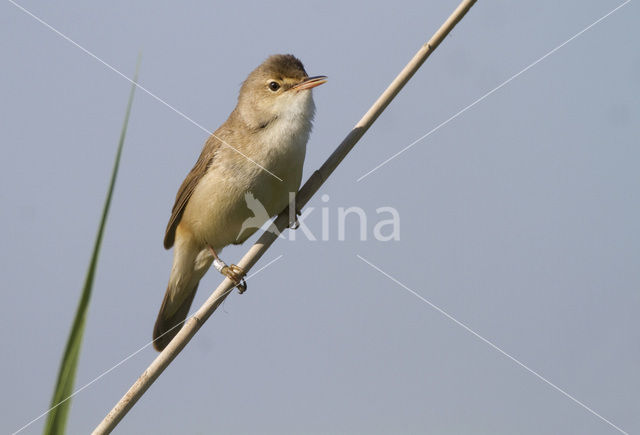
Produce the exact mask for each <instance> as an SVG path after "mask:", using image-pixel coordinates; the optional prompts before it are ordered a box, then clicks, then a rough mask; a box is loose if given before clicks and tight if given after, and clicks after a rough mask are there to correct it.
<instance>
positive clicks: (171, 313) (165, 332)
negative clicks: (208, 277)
mask: <svg viewBox="0 0 640 435" xmlns="http://www.w3.org/2000/svg"><path fill="white" fill-rule="evenodd" d="M196 290H198V282H196V283H195V285H194V286H192V288H191V289H189V290H188V291H187V290H186V289H185V290H181V291H180V293H181V294H182V295H183V297H182V298H174V297H172V296H173V295H175V293H174V291H173V290H172V288H171V283H169V287H168V288H167V291H166V293H165V294H164V299H163V300H162V305H161V306H160V312H159V313H158V319H157V320H156V324H155V326H154V327H153V347H154V348H155V349H156V350H157V351H158V352H160V351H162V350H163V349H164V348H165V347H167V345H168V344H169V342H170V341H171V340H172V339H173V337H175V336H176V334H177V333H178V331H180V328H182V323H183V322H184V320H185V319H186V318H187V314H188V313H189V308H190V307H191V303H192V302H193V298H194V296H195V295H196ZM176 299H177V300H176Z"/></svg>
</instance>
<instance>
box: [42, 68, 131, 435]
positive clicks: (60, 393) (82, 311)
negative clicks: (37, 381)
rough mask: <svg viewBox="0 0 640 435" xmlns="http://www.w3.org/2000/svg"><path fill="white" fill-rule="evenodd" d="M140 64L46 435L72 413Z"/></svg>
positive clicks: (56, 434)
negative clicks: (80, 360) (105, 229)
mask: <svg viewBox="0 0 640 435" xmlns="http://www.w3.org/2000/svg"><path fill="white" fill-rule="evenodd" d="M139 66H140V58H139V57H138V63H137V65H136V73H135V76H134V79H133V83H134V84H133V85H132V86H131V92H130V93H129V101H128V103H127V110H126V113H125V117H124V123H123V125H122V131H121V132H120V140H119V142H118V150H117V152H116V158H115V162H114V164H113V170H112V171H111V181H110V183H109V190H108V191H107V196H106V198H105V201H104V208H103V209H102V217H101V219H100V226H99V227H98V233H97V235H96V240H95V244H94V245H93V253H92V254H91V261H90V262H89V268H88V269H87V274H86V277H85V280H84V286H83V289H82V295H81V297H80V302H79V303H78V308H77V309H76V315H75V318H74V320H73V324H72V326H71V331H70V332H69V338H68V339H67V345H66V347H65V350H64V354H63V355H62V362H61V364H60V369H59V371H58V380H57V382H56V388H55V390H54V392H53V398H52V399H51V410H50V412H49V415H48V416H47V422H46V423H45V426H44V434H46V435H60V434H64V432H65V429H66V426H67V418H68V416H69V410H70V409H71V396H72V394H73V386H74V382H75V377H76V369H77V367H78V359H79V358H80V348H81V346H82V337H83V336H84V329H85V323H86V319H87V310H88V308H89V301H90V300H91V291H92V289H93V281H94V277H95V273H96V266H97V264H98V256H99V254H100V246H101V244H102V236H103V234H104V228H105V225H106V222H107V216H108V214H109V208H110V206H111V198H112V197H113V188H114V186H115V183H116V177H117V175H118V169H119V167H120V157H121V155H122V147H123V145H124V139H125V136H126V134H127V126H128V124H129V115H130V114H131V105H132V103H133V96H134V93H135V88H136V85H135V84H136V83H137V81H138V68H139Z"/></svg>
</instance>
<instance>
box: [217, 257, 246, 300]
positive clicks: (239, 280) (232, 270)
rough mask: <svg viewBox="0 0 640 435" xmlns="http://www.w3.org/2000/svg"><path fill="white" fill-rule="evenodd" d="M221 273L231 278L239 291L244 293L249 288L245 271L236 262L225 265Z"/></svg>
mask: <svg viewBox="0 0 640 435" xmlns="http://www.w3.org/2000/svg"><path fill="white" fill-rule="evenodd" d="M220 273H221V274H223V275H224V276H226V277H227V278H229V279H230V280H231V281H233V283H234V284H235V286H236V288H237V289H238V293H240V294H242V293H244V292H245V291H246V290H247V282H246V281H245V280H244V276H245V275H246V273H245V271H244V270H243V269H242V268H241V267H240V266H236V265H235V264H231V265H229V266H224V267H223V268H222V269H221V270H220Z"/></svg>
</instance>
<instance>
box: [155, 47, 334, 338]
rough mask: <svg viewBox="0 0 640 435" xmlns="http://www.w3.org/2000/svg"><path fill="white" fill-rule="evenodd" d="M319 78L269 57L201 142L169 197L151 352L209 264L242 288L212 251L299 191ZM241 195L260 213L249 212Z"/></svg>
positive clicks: (184, 310) (170, 330)
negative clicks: (167, 265)
mask: <svg viewBox="0 0 640 435" xmlns="http://www.w3.org/2000/svg"><path fill="white" fill-rule="evenodd" d="M326 81H327V77H326V76H313V77H310V76H309V75H308V74H307V72H306V71H305V68H304V66H303V64H302V62H301V61H300V60H299V59H298V58H296V57H295V56H294V55H291V54H275V55H272V56H269V57H268V58H267V59H266V60H265V61H264V62H263V63H262V64H260V65H259V66H258V67H257V68H255V69H254V70H253V71H252V72H251V73H250V74H249V76H248V77H247V78H246V80H245V81H244V82H243V83H242V85H241V87H240V92H239V94H238V101H237V104H236V106H235V108H234V109H233V111H232V112H231V114H230V115H229V117H228V119H227V120H226V121H225V122H224V123H223V124H222V125H221V126H220V127H219V128H218V129H217V130H215V132H214V133H213V134H211V136H210V137H209V138H208V139H207V141H206V142H205V144H204V147H203V149H202V152H201V153H200V157H199V158H198V160H197V161H196V163H195V165H194V166H193V168H192V169H191V171H190V172H189V173H188V174H187V176H186V178H185V179H184V181H183V182H182V185H181V186H180V188H179V189H178V193H177V195H176V199H175V203H174V206H173V208H172V211H171V217H170V218H169V222H168V224H167V228H166V231H165V236H164V247H165V249H171V248H172V247H173V264H172V267H171V273H170V276H169V282H168V284H167V289H166V292H165V295H164V299H163V300H162V305H161V307H160V312H159V313H158V318H157V320H156V323H155V326H154V328H153V345H154V348H155V349H156V350H158V351H162V350H163V349H164V348H165V347H166V346H167V345H168V344H169V342H170V341H171V340H172V339H173V337H174V336H175V335H176V334H177V333H178V331H179V330H180V328H181V327H182V323H183V322H184V320H185V319H186V316H187V314H188V312H189V308H190V307H191V303H192V302H193V298H194V296H195V294H196V290H197V289H198V284H199V282H200V280H201V279H202V277H203V276H204V274H205V273H206V272H207V270H208V269H209V267H210V266H211V265H212V264H213V265H214V267H215V269H217V270H218V271H219V272H220V273H221V274H223V275H225V276H227V277H228V278H229V279H231V280H232V281H233V283H234V284H235V286H236V287H237V288H238V290H239V291H240V292H241V293H242V292H243V291H244V290H245V289H246V283H245V282H244V275H245V271H244V270H242V269H241V268H240V267H238V266H236V265H234V264H231V265H229V266H227V265H226V264H225V263H224V261H222V260H221V259H220V257H219V254H220V252H221V251H222V249H223V248H224V247H225V246H228V245H232V244H233V245H238V244H242V243H243V242H244V241H245V240H247V239H248V238H249V237H250V236H251V235H252V234H253V233H255V231H257V229H258V228H259V227H260V226H261V225H262V224H264V223H265V222H266V221H267V220H268V219H269V218H271V217H273V216H275V215H277V214H279V213H280V212H281V211H283V210H284V209H285V208H286V207H287V206H288V205H289V202H290V200H289V195H290V192H293V194H294V195H295V193H296V192H297V191H298V189H299V188H300V182H301V180H302V169H303V164H304V159H305V154H306V147H307V142H308V140H309V136H310V134H311V129H312V123H313V118H314V115H315V104H314V102H313V96H312V92H311V89H312V88H314V87H316V86H319V85H321V84H323V83H326ZM248 198H251V199H252V200H257V201H259V203H260V204H262V207H263V208H264V210H266V213H258V214H259V215H260V216H256V214H255V213H253V212H252V210H250V208H249V207H248V205H251V204H248ZM253 208H254V209H255V207H253ZM246 222H249V223H250V224H249V225H247V224H246ZM243 224H244V225H243Z"/></svg>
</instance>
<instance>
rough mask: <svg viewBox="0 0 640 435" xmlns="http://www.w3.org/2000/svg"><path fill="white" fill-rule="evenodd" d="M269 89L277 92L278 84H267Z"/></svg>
mask: <svg viewBox="0 0 640 435" xmlns="http://www.w3.org/2000/svg"><path fill="white" fill-rule="evenodd" d="M269 89H271V90H272V91H273V92H275V91H277V90H278V89H280V83H278V82H270V83H269Z"/></svg>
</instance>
